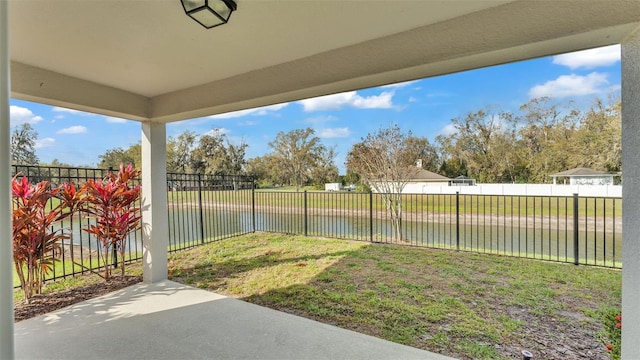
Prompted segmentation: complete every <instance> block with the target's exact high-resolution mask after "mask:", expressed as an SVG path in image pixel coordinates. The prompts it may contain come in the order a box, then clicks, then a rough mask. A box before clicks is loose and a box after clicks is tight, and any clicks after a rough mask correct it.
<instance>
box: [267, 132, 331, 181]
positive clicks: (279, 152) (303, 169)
mask: <svg viewBox="0 0 640 360" xmlns="http://www.w3.org/2000/svg"><path fill="white" fill-rule="evenodd" d="M314 133H315V131H314V130H313V129H311V128H306V129H296V130H292V131H290V132H288V133H284V132H282V131H280V132H279V133H278V134H277V135H276V138H275V140H273V141H272V142H270V143H269V147H271V149H273V154H272V156H273V158H274V159H275V160H276V161H277V162H278V168H279V169H281V170H282V171H283V175H284V176H285V178H287V179H289V182H290V184H293V185H295V186H296V191H297V190H299V189H300V187H301V186H303V185H304V184H305V183H306V182H307V181H308V180H309V179H310V177H311V171H312V169H313V168H314V167H316V166H317V164H318V161H320V160H321V159H322V158H323V156H327V150H326V148H325V147H324V146H323V145H322V144H321V143H320V138H318V137H317V136H313V135H314Z"/></svg>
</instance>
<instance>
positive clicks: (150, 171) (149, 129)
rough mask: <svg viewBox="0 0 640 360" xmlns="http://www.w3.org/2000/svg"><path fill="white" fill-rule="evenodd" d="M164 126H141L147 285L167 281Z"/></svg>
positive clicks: (165, 150) (144, 254)
mask: <svg viewBox="0 0 640 360" xmlns="http://www.w3.org/2000/svg"><path fill="white" fill-rule="evenodd" d="M166 143H167V140H166V125H165V124H161V123H156V122H153V121H146V122H143V123H142V234H143V235H142V241H143V246H142V256H143V269H142V270H143V278H144V282H146V283H153V282H158V281H162V280H166V279H167V271H168V270H167V248H168V246H169V224H168V223H167V159H166V152H167V149H166Z"/></svg>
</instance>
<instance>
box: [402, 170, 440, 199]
mask: <svg viewBox="0 0 640 360" xmlns="http://www.w3.org/2000/svg"><path fill="white" fill-rule="evenodd" d="M450 181H451V179H449V178H448V177H446V176H442V175H440V174H436V173H434V172H431V171H429V170H425V169H419V170H418V172H417V173H416V174H415V175H414V176H413V177H412V178H411V179H409V180H408V181H407V185H406V186H405V187H404V190H403V191H402V192H403V193H407V194H422V193H424V192H425V191H424V188H425V187H428V186H449V183H450Z"/></svg>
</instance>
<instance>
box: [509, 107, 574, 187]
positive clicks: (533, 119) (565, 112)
mask: <svg viewBox="0 0 640 360" xmlns="http://www.w3.org/2000/svg"><path fill="white" fill-rule="evenodd" d="M520 111H522V112H523V115H522V116H521V117H519V118H518V119H516V121H517V122H518V123H519V135H520V138H521V139H522V141H523V142H524V146H523V151H524V152H525V153H526V155H525V156H526V158H527V172H528V174H527V180H528V181H529V182H536V183H545V182H549V181H550V178H549V175H550V174H553V173H556V172H559V171H563V170H566V169H568V168H570V164H569V151H568V149H569V144H570V142H571V138H572V137H573V134H574V132H575V130H576V126H577V125H578V123H579V120H580V112H579V111H577V110H575V109H571V108H570V107H569V106H568V105H567V106H563V107H560V106H558V105H556V104H553V103H552V102H551V99H549V98H539V99H533V100H531V101H529V102H528V103H527V104H524V105H522V106H521V107H520Z"/></svg>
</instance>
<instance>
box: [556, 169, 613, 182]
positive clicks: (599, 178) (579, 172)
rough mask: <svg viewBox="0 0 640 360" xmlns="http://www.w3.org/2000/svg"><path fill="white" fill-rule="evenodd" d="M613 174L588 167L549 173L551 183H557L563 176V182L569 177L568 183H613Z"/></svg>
mask: <svg viewBox="0 0 640 360" xmlns="http://www.w3.org/2000/svg"><path fill="white" fill-rule="evenodd" d="M614 175H615V174H612V173H609V172H606V171H600V170H593V169H589V168H575V169H571V170H566V171H562V172H559V173H557V174H552V175H549V176H551V177H552V178H553V185H557V179H558V178H563V179H564V182H563V183H564V184H566V179H567V178H568V179H569V185H613V176H614Z"/></svg>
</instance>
